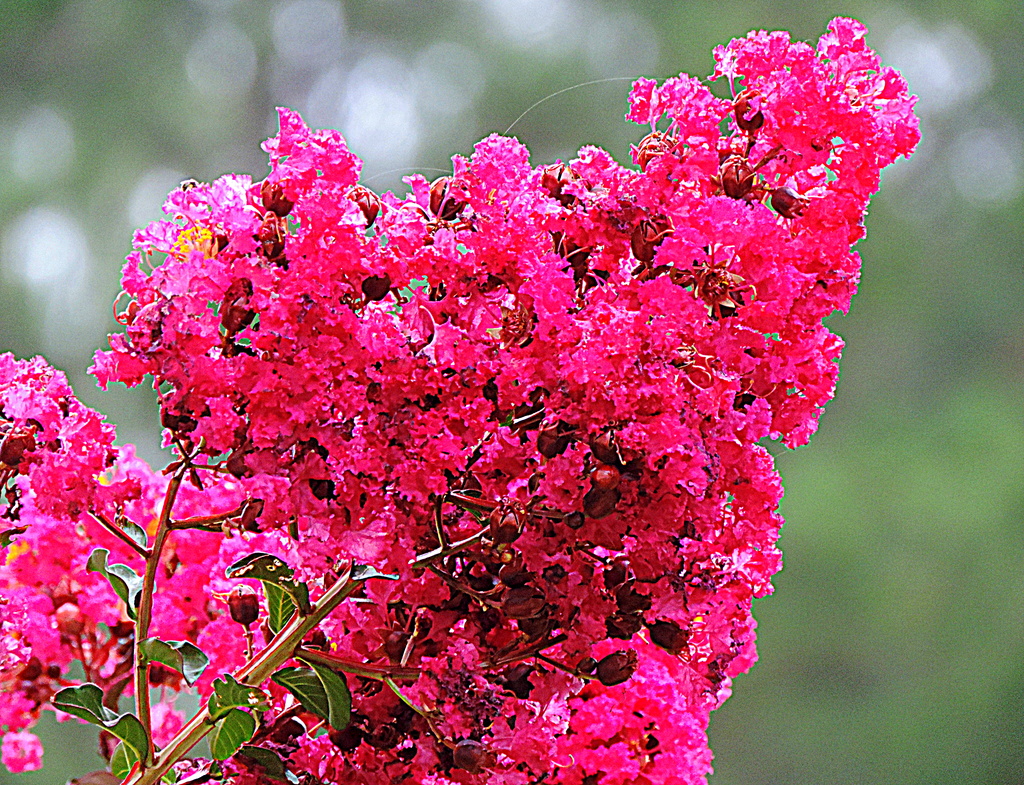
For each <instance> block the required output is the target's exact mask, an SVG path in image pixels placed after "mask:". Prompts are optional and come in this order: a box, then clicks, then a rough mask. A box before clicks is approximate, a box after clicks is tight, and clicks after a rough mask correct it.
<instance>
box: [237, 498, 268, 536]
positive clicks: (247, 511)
mask: <svg viewBox="0 0 1024 785" xmlns="http://www.w3.org/2000/svg"><path fill="white" fill-rule="evenodd" d="M263 504H264V502H263V499H250V500H249V501H248V503H246V505H245V507H243V508H242V515H241V517H240V518H239V520H238V526H239V528H240V529H242V531H247V532H258V531H259V530H260V527H259V523H258V521H259V517H260V516H261V515H262V514H263Z"/></svg>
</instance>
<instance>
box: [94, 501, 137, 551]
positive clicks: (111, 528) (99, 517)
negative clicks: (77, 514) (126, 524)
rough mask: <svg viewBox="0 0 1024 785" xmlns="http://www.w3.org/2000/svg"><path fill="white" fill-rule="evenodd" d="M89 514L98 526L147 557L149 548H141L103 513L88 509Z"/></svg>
mask: <svg viewBox="0 0 1024 785" xmlns="http://www.w3.org/2000/svg"><path fill="white" fill-rule="evenodd" d="M89 515H91V516H92V519H93V520H94V521H96V523H98V524H99V525H100V526H102V527H103V528H104V529H106V530H107V531H108V532H110V533H111V534H113V535H114V536H115V537H117V539H119V540H120V541H121V542H123V543H124V544H125V545H127V546H128V547H129V548H131V549H132V550H133V551H135V552H136V553H137V554H139V556H141V557H142V558H143V559H148V558H149V549H148V548H143V547H142V546H141V545H139V544H138V543H137V542H135V540H133V539H132V538H131V537H129V536H128V535H127V534H125V533H124V531H122V530H121V529H119V528H118V527H117V526H116V525H114V524H113V523H111V522H110V521H108V520H107V518H106V516H105V515H104V514H103V513H101V512H96V511H95V510H89Z"/></svg>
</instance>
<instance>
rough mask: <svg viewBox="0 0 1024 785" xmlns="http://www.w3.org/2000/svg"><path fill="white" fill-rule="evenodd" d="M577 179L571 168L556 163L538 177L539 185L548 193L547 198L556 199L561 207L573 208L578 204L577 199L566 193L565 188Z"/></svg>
mask: <svg viewBox="0 0 1024 785" xmlns="http://www.w3.org/2000/svg"><path fill="white" fill-rule="evenodd" d="M579 179H580V176H579V175H578V174H576V172H574V171H573V169H572V167H571V166H569V165H568V164H563V163H558V164H551V165H550V166H547V167H545V168H544V171H543V172H542V173H541V176H540V184H541V187H542V188H543V189H544V190H545V191H547V192H548V196H550V197H551V198H552V199H557V200H558V202H559V203H560V204H561V205H562V207H573V206H575V205H576V204H577V203H578V202H579V198H578V197H576V196H574V195H573V194H570V193H566V192H565V186H566V185H568V184H569V183H571V182H575V181H578V180H579Z"/></svg>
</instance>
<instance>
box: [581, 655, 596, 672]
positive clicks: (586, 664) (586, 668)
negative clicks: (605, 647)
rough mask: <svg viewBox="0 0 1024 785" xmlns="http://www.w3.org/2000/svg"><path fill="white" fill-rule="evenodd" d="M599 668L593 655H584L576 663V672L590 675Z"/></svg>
mask: <svg viewBox="0 0 1024 785" xmlns="http://www.w3.org/2000/svg"><path fill="white" fill-rule="evenodd" d="M596 670H597V660H595V659H594V658H593V657H584V658H583V659H582V660H580V661H579V662H578V663H576V672H577V673H582V674H584V675H586V676H589V675H590V674H592V673H593V672H594V671H596Z"/></svg>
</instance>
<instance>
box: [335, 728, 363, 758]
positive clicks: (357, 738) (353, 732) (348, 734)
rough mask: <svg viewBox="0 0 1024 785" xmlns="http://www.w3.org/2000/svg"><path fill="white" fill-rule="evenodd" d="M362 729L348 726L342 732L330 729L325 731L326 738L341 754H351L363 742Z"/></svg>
mask: <svg viewBox="0 0 1024 785" xmlns="http://www.w3.org/2000/svg"><path fill="white" fill-rule="evenodd" d="M363 736H364V734H363V729H362V728H360V727H359V726H358V725H349V726H348V727H347V728H345V729H344V730H336V729H335V728H331V729H330V730H329V731H327V738H328V739H330V740H331V744H333V745H334V746H335V747H337V748H338V749H339V750H341V751H342V752H352V750H354V749H355V748H356V747H358V746H359V745H360V743H361V742H362V741H363Z"/></svg>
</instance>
